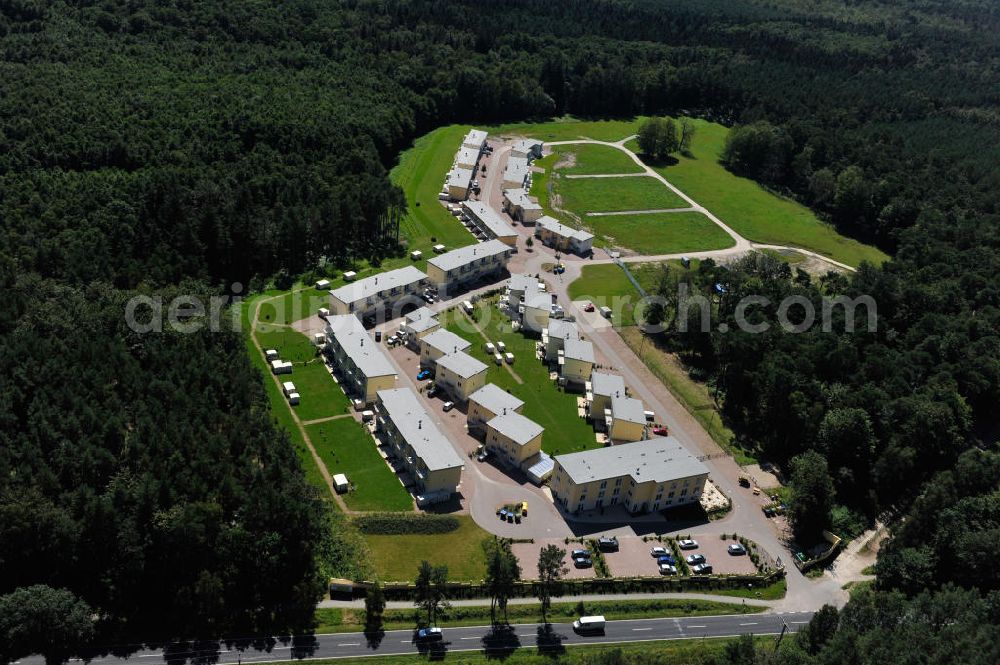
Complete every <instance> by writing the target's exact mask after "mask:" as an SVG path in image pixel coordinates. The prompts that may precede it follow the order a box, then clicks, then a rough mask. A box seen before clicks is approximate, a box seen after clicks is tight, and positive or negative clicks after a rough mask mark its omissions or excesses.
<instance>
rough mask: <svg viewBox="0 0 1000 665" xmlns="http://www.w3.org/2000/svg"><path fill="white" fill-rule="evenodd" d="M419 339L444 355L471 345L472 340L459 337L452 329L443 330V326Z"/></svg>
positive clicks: (463, 349)
mask: <svg viewBox="0 0 1000 665" xmlns="http://www.w3.org/2000/svg"><path fill="white" fill-rule="evenodd" d="M421 341H422V342H423V343H424V344H426V345H427V346H429V347H431V348H433V349H435V350H437V351H440V352H441V353H444V354H446V355H447V354H449V353H458V352H459V351H465V350H466V349H467V348H469V347H470V346H472V342H470V341H468V340H467V339H465V338H464V337H459V336H458V335H456V334H455V333H453V332H452V331H450V330H445V329H444V328H441V329H440V330H435V331H434V332H432V333H430V334H429V335H427V336H426V337H424V338H423V339H422V340H421Z"/></svg>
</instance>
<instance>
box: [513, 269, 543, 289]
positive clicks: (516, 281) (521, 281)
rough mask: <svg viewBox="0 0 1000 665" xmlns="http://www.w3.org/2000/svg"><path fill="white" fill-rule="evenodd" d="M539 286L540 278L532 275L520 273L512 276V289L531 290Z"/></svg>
mask: <svg viewBox="0 0 1000 665" xmlns="http://www.w3.org/2000/svg"><path fill="white" fill-rule="evenodd" d="M537 288H538V280H537V279H536V278H535V277H533V276H532V275H522V274H520V273H518V274H516V275H511V276H510V290H511V291H521V292H525V291H529V290H531V289H537Z"/></svg>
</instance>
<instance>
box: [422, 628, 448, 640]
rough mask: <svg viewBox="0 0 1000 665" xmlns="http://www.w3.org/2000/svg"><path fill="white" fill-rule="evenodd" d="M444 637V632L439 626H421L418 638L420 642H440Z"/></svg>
mask: <svg viewBox="0 0 1000 665" xmlns="http://www.w3.org/2000/svg"><path fill="white" fill-rule="evenodd" d="M443 639H444V632H443V631H442V630H441V629H440V628H437V627H431V628H421V629H420V630H418V631H417V640H418V641H420V642H440V641H441V640H443Z"/></svg>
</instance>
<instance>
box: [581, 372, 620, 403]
mask: <svg viewBox="0 0 1000 665" xmlns="http://www.w3.org/2000/svg"><path fill="white" fill-rule="evenodd" d="M590 392H592V393H594V394H595V395H604V396H606V397H614V396H615V395H620V396H622V397H625V379H623V378H622V377H620V376H618V375H617V374H605V373H604V372H592V373H591V375H590Z"/></svg>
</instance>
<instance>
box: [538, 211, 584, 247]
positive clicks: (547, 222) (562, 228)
mask: <svg viewBox="0 0 1000 665" xmlns="http://www.w3.org/2000/svg"><path fill="white" fill-rule="evenodd" d="M535 225H536V226H538V227H540V228H543V229H547V230H549V231H551V232H552V233H555V234H556V235H558V236H562V237H564V238H573V239H575V240H579V241H580V242H586V241H587V240H593V239H594V234H593V233H588V232H587V231H582V230H580V229H574V228H573V227H572V226H566V225H565V224H563V223H562V222H560V221H559V220H557V219H555V218H554V217H549V216H548V215H542V216H541V217H539V218H538V219H537V220H536V221H535Z"/></svg>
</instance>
